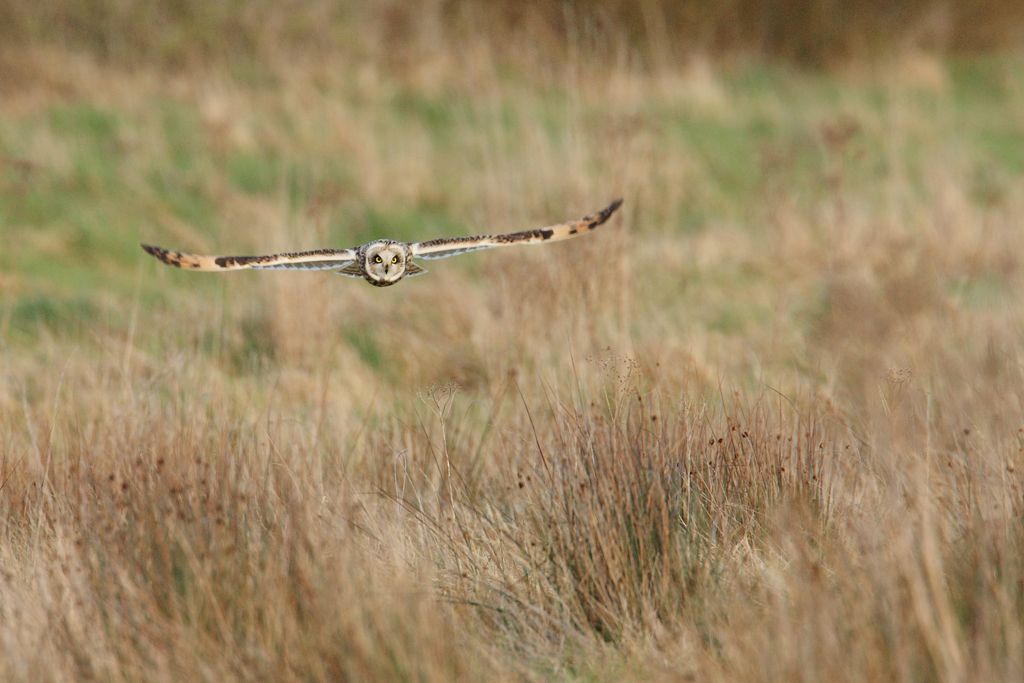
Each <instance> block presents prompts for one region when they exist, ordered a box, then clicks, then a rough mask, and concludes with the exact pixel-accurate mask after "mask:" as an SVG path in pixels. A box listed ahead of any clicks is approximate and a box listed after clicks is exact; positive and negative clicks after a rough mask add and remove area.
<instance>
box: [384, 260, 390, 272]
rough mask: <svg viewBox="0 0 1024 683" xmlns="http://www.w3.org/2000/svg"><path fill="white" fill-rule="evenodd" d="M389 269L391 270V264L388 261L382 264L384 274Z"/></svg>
mask: <svg viewBox="0 0 1024 683" xmlns="http://www.w3.org/2000/svg"><path fill="white" fill-rule="evenodd" d="M389 270H391V264H390V263H385V264H384V274H385V275H387V274H388V271H389Z"/></svg>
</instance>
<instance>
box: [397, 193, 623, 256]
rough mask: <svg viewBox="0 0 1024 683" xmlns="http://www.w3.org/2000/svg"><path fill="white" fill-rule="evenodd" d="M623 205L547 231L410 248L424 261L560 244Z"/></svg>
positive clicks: (447, 239)
mask: <svg viewBox="0 0 1024 683" xmlns="http://www.w3.org/2000/svg"><path fill="white" fill-rule="evenodd" d="M620 206H622V200H621V199H616V200H615V201H614V202H612V203H611V204H609V205H608V206H607V207H605V208H604V209H602V210H601V211H599V212H597V213H595V214H591V215H589V216H584V217H583V218H580V219H579V220H575V221H570V222H568V223H559V224H558V225H550V226H548V227H546V228H536V229H534V230H523V231H521V232H510V233H504V234H501V235H476V236H474V237H443V238H440V239H436V240H429V241H427V242H417V243H416V244H412V245H410V248H411V249H412V255H413V256H415V257H417V258H423V259H438V258H447V257H449V256H457V255H458V254H465V253H468V252H471V251H478V250H480V249H491V248H494V247H507V246H512V245H515V244H544V243H546V242H558V241H560V240H566V239H569V238H571V237H575V236H576V235H579V234H582V233H586V232H589V231H591V230H593V229H594V228H596V227H597V226H599V225H601V224H602V223H604V222H605V221H607V220H608V219H609V218H611V215H612V214H613V213H615V210H616V209H618V208H619V207H620Z"/></svg>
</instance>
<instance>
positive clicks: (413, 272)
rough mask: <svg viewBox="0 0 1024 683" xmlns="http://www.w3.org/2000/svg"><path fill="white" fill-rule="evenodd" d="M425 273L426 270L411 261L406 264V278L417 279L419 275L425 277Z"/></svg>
mask: <svg viewBox="0 0 1024 683" xmlns="http://www.w3.org/2000/svg"><path fill="white" fill-rule="evenodd" d="M425 272H427V269H426V268H420V267H419V266H417V265H416V264H415V263H412V262H411V261H410V262H409V263H406V264H405V276H406V277H416V276H417V275H423V273H425Z"/></svg>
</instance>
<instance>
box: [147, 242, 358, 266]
mask: <svg viewBox="0 0 1024 683" xmlns="http://www.w3.org/2000/svg"><path fill="white" fill-rule="evenodd" d="M142 248H143V249H145V250H146V253H147V254H151V255H153V256H155V257H156V258H158V259H160V260H161V261H163V262H164V263H166V264H167V265H169V266H174V267H176V268H185V269H187V270H205V271H214V272H216V271H225V270H246V269H257V270H277V269H285V268H286V269H293V270H338V269H341V268H344V267H346V266H348V265H349V264H351V263H352V262H353V261H355V260H356V250H355V249H316V250H314V251H299V252H295V253H291V254H269V255H267V256H203V255H201V254H185V253H182V252H180V251H170V250H168V249H164V248H162V247H154V246H150V245H148V244H143V245H142Z"/></svg>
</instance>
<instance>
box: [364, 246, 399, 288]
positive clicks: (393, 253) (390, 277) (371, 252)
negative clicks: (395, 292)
mask: <svg viewBox="0 0 1024 683" xmlns="http://www.w3.org/2000/svg"><path fill="white" fill-rule="evenodd" d="M408 252H409V248H408V247H407V246H405V245H404V244H402V243H401V242H394V241H391V240H380V241H377V242H372V243H370V244H369V245H368V246H367V247H366V251H365V253H364V259H365V260H364V261H363V271H364V272H365V273H366V279H367V280H369V281H370V283H371V284H374V285H378V286H380V287H384V286H387V285H393V284H395V283H396V282H398V281H399V280H401V279H402V277H404V276H405V266H406V262H407V260H408V258H409V253H408Z"/></svg>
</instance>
